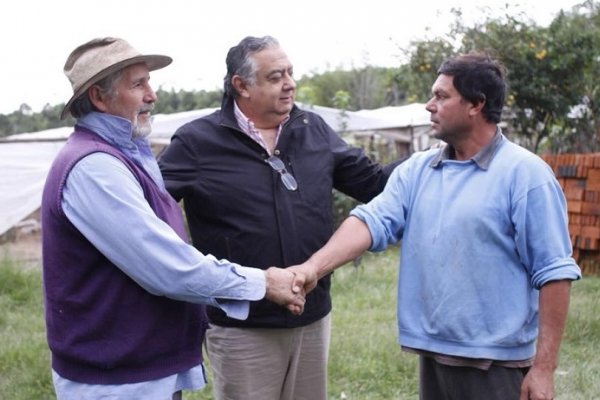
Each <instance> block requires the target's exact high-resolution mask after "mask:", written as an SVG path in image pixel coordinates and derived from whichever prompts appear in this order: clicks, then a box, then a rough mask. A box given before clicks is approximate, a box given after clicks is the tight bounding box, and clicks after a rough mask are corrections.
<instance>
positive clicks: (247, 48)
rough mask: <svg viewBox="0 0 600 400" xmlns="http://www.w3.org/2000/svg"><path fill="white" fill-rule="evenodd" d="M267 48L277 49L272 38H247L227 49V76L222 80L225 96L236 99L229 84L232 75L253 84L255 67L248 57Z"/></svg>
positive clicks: (275, 41) (275, 40)
mask: <svg viewBox="0 0 600 400" xmlns="http://www.w3.org/2000/svg"><path fill="white" fill-rule="evenodd" d="M269 47H279V42H278V41H277V39H275V38H274V37H272V36H263V37H254V36H247V37H245V38H244V39H242V40H241V42H239V43H238V44H237V45H236V46H234V47H232V48H230V49H229V52H227V58H226V60H225V63H226V64H227V74H226V75H225V78H224V79H223V81H224V82H223V83H224V85H223V89H224V90H225V94H227V95H229V96H233V97H237V93H236V91H235V89H234V87H233V85H232V84H231V78H233V76H234V75H238V76H240V77H241V78H242V79H243V80H244V82H248V83H249V84H253V83H254V82H255V76H256V65H255V64H254V61H253V60H252V58H251V57H250V56H251V55H252V54H254V53H257V52H259V51H262V50H264V49H266V48H269Z"/></svg>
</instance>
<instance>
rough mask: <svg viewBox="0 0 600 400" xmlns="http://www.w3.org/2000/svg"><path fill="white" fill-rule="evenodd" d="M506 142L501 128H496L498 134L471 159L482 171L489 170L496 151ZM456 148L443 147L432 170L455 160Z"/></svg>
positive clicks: (431, 164)
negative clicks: (445, 162) (443, 163)
mask: <svg viewBox="0 0 600 400" xmlns="http://www.w3.org/2000/svg"><path fill="white" fill-rule="evenodd" d="M504 140H505V138H504V135H503V134H502V130H501V129H500V127H496V133H495V134H494V137H493V138H492V140H491V141H490V143H488V144H487V145H485V146H484V147H483V148H482V149H481V150H479V151H478V152H477V153H476V154H475V155H474V156H473V157H471V158H470V159H471V160H473V162H474V163H475V164H476V165H477V166H478V167H479V168H481V169H482V170H487V169H488V168H489V167H490V164H491V162H492V159H493V158H494V155H495V154H496V151H497V150H498V148H499V147H500V145H501V144H502V142H503V141H504ZM454 152H455V151H454V147H452V146H451V145H449V144H446V145H445V146H443V147H442V149H441V151H440V152H439V153H438V155H437V156H436V157H434V159H433V160H431V163H430V164H429V165H430V166H431V167H432V168H437V167H439V166H440V165H441V164H442V161H446V160H452V159H454Z"/></svg>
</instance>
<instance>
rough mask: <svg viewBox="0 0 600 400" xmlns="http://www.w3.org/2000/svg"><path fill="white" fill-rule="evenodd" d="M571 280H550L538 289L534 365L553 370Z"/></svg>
mask: <svg viewBox="0 0 600 400" xmlns="http://www.w3.org/2000/svg"><path fill="white" fill-rule="evenodd" d="M570 291H571V281H570V280H561V281H552V282H549V283H547V284H545V285H544V286H542V288H541V289H540V307H539V321H540V322H539V335H538V340H537V350H536V356H535V359H534V363H533V364H534V367H536V368H540V369H543V370H546V371H554V369H555V368H556V366H557V364H558V351H559V348H560V342H561V339H562V335H563V332H564V328H565V324H566V320H567V312H568V309H569V296H570Z"/></svg>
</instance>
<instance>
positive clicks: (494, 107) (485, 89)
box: [437, 52, 508, 123]
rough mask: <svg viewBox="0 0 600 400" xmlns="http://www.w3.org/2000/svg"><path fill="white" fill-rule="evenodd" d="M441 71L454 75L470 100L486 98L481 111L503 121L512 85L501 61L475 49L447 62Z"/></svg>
mask: <svg viewBox="0 0 600 400" xmlns="http://www.w3.org/2000/svg"><path fill="white" fill-rule="evenodd" d="M437 72H438V75H439V74H444V75H450V76H452V78H453V85H454V87H455V88H456V90H457V91H458V93H460V95H461V96H462V97H463V98H464V99H466V100H467V101H470V102H471V103H478V102H480V101H485V105H484V107H483V109H482V111H481V112H482V114H483V116H484V118H485V119H486V121H488V122H492V123H499V122H500V117H501V116H502V108H503V107H504V101H505V97H506V92H507V89H508V84H507V82H506V78H505V74H506V70H505V68H504V66H503V65H502V64H501V63H500V62H499V61H497V60H494V59H492V58H491V57H490V56H489V55H488V54H485V53H480V52H471V53H468V54H460V55H457V56H455V57H452V58H450V59H448V60H446V61H444V62H443V63H442V65H441V66H440V67H439V68H438V71H437Z"/></svg>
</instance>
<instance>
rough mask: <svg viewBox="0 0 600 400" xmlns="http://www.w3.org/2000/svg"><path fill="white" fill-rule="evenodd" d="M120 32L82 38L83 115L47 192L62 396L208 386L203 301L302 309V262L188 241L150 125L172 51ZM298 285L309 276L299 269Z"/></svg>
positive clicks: (50, 297)
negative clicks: (232, 255) (290, 265)
mask: <svg viewBox="0 0 600 400" xmlns="http://www.w3.org/2000/svg"><path fill="white" fill-rule="evenodd" d="M171 61H172V60H171V58H170V57H167V56H163V55H143V54H141V53H139V52H138V51H137V50H135V49H134V48H133V47H132V46H131V45H130V44H129V43H127V42H126V41H124V40H122V39H118V38H99V39H94V40H91V41H89V42H87V43H85V44H83V45H81V46H79V47H77V48H76V49H75V50H74V51H73V52H72V53H71V54H70V55H69V57H68V59H67V62H66V64H65V67H64V72H65V74H66V76H67V77H68V78H69V81H70V82H71V85H72V88H73V96H72V97H71V98H70V99H69V101H68V102H67V103H66V106H65V108H64V110H63V111H62V114H61V118H64V117H65V115H66V114H68V113H70V114H71V115H72V116H73V117H75V118H76V119H77V123H76V125H75V128H74V132H73V134H72V135H71V136H70V138H69V140H68V142H67V143H66V145H65V146H64V147H63V149H61V151H60V153H59V154H58V156H57V157H56V159H55V160H54V162H53V164H52V167H51V169H50V172H49V174H48V177H47V180H46V184H45V187H44V192H43V197H42V246H43V277H44V296H45V312H46V328H47V329H46V330H47V337H48V344H49V347H50V350H51V353H52V376H53V382H54V388H55V391H56V395H57V398H58V399H59V400H60V399H78V400H81V399H99V398H111V399H165V400H167V399H179V398H181V391H182V390H194V389H199V388H201V387H203V386H204V385H205V382H206V380H205V376H204V370H203V366H202V354H201V344H202V340H203V336H204V330H205V328H206V320H205V312H204V304H211V305H213V306H217V307H220V308H221V309H222V310H223V311H224V312H226V313H227V314H228V315H230V316H231V317H233V318H239V319H245V318H246V317H247V315H248V309H249V301H250V300H259V299H262V298H263V297H267V298H269V299H270V300H272V301H275V302H278V303H279V304H283V305H286V306H287V307H288V308H289V309H290V310H291V311H292V312H296V313H299V312H301V311H302V307H303V304H304V297H303V295H302V293H299V291H300V289H299V288H295V292H294V291H292V282H293V280H294V275H293V274H292V273H291V272H289V271H285V270H282V269H277V268H271V269H269V270H267V271H266V273H264V272H263V271H260V270H256V269H254V268H247V267H242V266H240V265H237V264H234V263H230V262H228V261H226V260H217V259H215V258H214V257H212V256H210V255H209V256H205V255H203V254H201V253H200V252H198V251H197V250H196V249H194V248H193V247H192V246H190V245H188V244H187V236H186V233H185V228H184V224H183V219H182V215H181V211H180V208H179V206H178V204H177V203H176V202H175V201H174V200H173V199H172V198H171V197H170V196H169V194H168V193H167V192H166V190H165V188H164V184H163V181H162V178H161V175H160V172H159V170H158V166H157V164H156V160H155V159H154V156H153V154H152V152H151V150H150V146H149V142H148V140H147V139H146V136H147V135H148V134H149V133H150V132H151V121H150V113H151V111H152V109H153V107H154V103H155V101H156V94H155V93H154V91H153V89H152V88H151V87H150V85H149V79H150V75H149V72H150V71H153V70H156V69H159V68H163V67H165V66H167V65H169V64H170V63H171ZM296 282H297V283H298V285H302V277H301V276H300V277H296Z"/></svg>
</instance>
